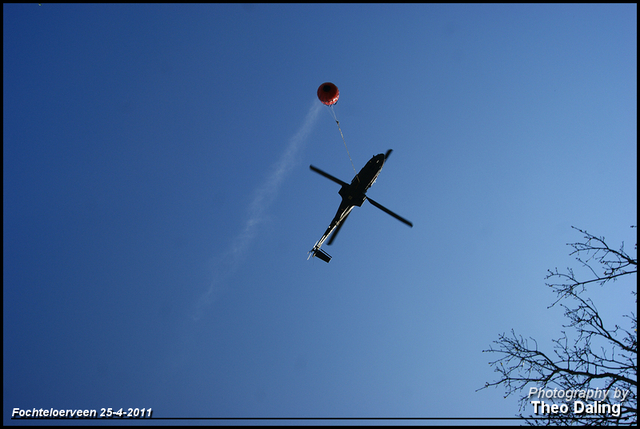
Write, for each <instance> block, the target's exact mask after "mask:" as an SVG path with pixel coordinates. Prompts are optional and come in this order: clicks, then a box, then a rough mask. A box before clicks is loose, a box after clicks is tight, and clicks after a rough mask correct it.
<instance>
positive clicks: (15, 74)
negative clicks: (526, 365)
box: [3, 3, 637, 424]
mask: <svg viewBox="0 0 640 429" xmlns="http://www.w3.org/2000/svg"><path fill="white" fill-rule="evenodd" d="M326 81H331V82H334V83H335V84H336V85H337V86H338V87H339V88H340V94H341V97H340V101H339V102H338V104H337V106H336V108H335V112H336V114H337V116H338V119H339V120H340V124H341V127H342V131H343V132H344V136H345V139H346V142H347V144H348V146H349V151H350V153H351V156H352V158H353V161H354V164H355V165H356V168H358V169H359V168H361V167H362V165H364V163H365V162H366V161H367V160H368V159H369V158H370V157H371V156H372V155H374V154H378V153H383V152H385V151H386V150H387V149H390V148H392V149H394V152H393V155H392V156H391V157H390V158H389V161H388V162H387V164H386V165H385V167H384V168H383V170H382V172H381V174H380V176H379V178H378V181H377V183H376V184H375V185H374V186H373V187H372V188H371V189H370V190H369V193H368V195H369V196H371V197H372V198H374V199H375V200H377V201H378V202H380V203H381V204H384V205H385V206H387V207H389V208H390V209H391V210H394V211H396V212H397V213H399V214H400V215H402V216H404V217H406V218H408V219H410V220H411V221H412V222H413V223H414V227H413V228H408V227H407V226H405V225H403V224H401V223H400V222H398V221H397V220H395V219H393V218H391V217H390V216H388V215H386V214H385V213H383V212H381V211H379V210H377V209H376V208H374V207H372V206H370V205H367V204H365V205H363V207H360V208H356V209H354V211H353V212H352V213H351V215H350V217H349V219H348V221H347V222H346V224H345V226H344V228H343V229H342V230H341V232H340V235H339V237H338V238H337V239H336V241H335V243H334V244H333V245H332V246H325V248H326V250H327V251H328V253H330V254H331V255H332V256H333V260H332V261H331V263H329V264H326V263H324V262H322V261H320V260H318V259H312V260H309V261H308V260H307V259H306V258H307V251H308V250H309V249H311V247H312V246H313V244H314V243H315V242H316V240H318V239H319V238H320V236H321V235H322V233H323V232H324V230H325V229H326V227H327V226H328V224H329V222H330V220H331V218H332V217H333V216H334V214H335V211H336V209H337V208H338V204H339V202H340V197H339V195H338V194H337V191H338V189H339V187H338V185H336V184H335V183H333V182H330V181H328V180H326V179H325V178H323V177H321V176H319V175H317V174H314V173H312V172H311V171H309V164H313V165H315V166H317V167H319V168H321V169H323V170H325V171H327V172H329V173H331V174H333V175H335V176H337V177H339V178H341V179H342V180H345V181H350V180H351V178H352V177H353V174H354V172H353V169H352V167H351V163H350V162H349V158H348V156H347V153H346V150H345V147H344V144H343V142H342V139H341V138H340V134H339V132H338V129H337V127H336V124H335V122H334V121H333V119H332V117H331V114H330V112H329V110H328V109H327V108H325V107H324V106H322V105H320V103H319V101H318V100H317V98H316V90H317V88H318V86H319V85H320V84H321V83H322V82H326ZM636 82H637V6H636V5H469V4H465V5H429V4H427V5H404V4H402V5H391V4H376V5H339V4H330V5H315V4H312V5H268V4H259V5H238V4H229V5H226V4H223V5H218V4H214V5H61V4H46V3H45V4H42V5H41V6H39V5H38V4H37V3H33V4H5V5H3V283H4V284H3V286H4V287H3V299H4V301H3V377H4V378H3V398H4V399H3V407H4V408H3V423H5V424H6V423H11V421H10V420H8V419H9V416H10V411H11V409H13V408H15V407H21V408H23V409H26V408H33V407H36V408H51V407H53V408H63V409H69V408H94V409H99V408H107V407H113V408H115V409H118V408H125V409H126V408H129V407H139V408H143V407H146V408H149V407H151V408H152V409H153V410H154V411H153V412H154V416H157V417H222V416H232V417H250V416H255V417H269V416H276V417H283V416H284V417H297V416H307V417H309V416H314V417H343V416H344V417H512V416H514V415H515V414H516V413H517V412H518V409H517V405H516V398H512V397H509V398H507V399H504V398H503V393H504V392H503V391H502V390H501V389H488V390H483V391H480V392H476V389H478V388H479V387H482V386H483V385H484V383H485V382H486V381H492V380H494V378H495V375H494V373H493V371H492V368H491V367H490V366H489V365H488V361H489V360H490V358H491V356H487V355H486V354H483V353H482V350H483V349H486V348H488V347H489V345H490V344H491V342H492V341H494V340H496V339H497V337H498V334H500V333H502V332H506V331H509V330H510V329H512V328H513V329H515V330H516V331H517V332H519V333H522V334H524V335H527V336H528V335H530V336H533V337H535V338H537V339H539V340H540V344H541V346H544V345H547V344H548V340H550V339H551V338H555V337H557V336H559V332H560V330H561V326H560V325H561V323H562V321H563V318H562V314H561V313H562V312H561V310H560V309H558V308H553V309H550V310H549V309H547V306H548V305H549V304H550V303H551V302H552V301H553V299H554V296H553V295H552V294H551V292H550V291H549V290H548V289H547V288H546V287H545V286H544V277H545V274H546V270H547V269H548V268H554V267H559V268H560V269H562V268H564V267H566V266H568V265H572V264H573V263H574V261H573V258H572V257H570V256H569V251H570V248H568V247H567V246H566V245H565V243H567V242H570V241H575V240H578V239H579V238H580V235H579V234H578V233H576V232H575V231H574V230H572V229H571V225H575V226H577V227H580V228H583V229H587V230H588V231H589V232H591V233H594V234H596V235H604V236H605V237H606V238H607V240H608V241H610V242H611V243H612V245H614V246H618V245H619V244H620V242H622V241H625V243H626V245H627V249H628V250H630V251H633V244H634V243H635V242H636V233H635V230H633V229H630V228H629V226H630V225H634V224H637V197H636V195H637V120H636V117H637V83H636ZM606 299H610V300H611V301H610V302H609V304H611V305H613V306H614V307H615V305H618V303H628V301H629V296H628V295H624V296H622V298H619V297H617V296H613V295H611V296H609V295H607V296H605V300H606ZM616 299H620V301H619V302H618V301H615V300H616Z"/></svg>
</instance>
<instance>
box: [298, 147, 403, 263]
mask: <svg viewBox="0 0 640 429" xmlns="http://www.w3.org/2000/svg"><path fill="white" fill-rule="evenodd" d="M391 152H392V149H389V150H388V151H387V152H386V153H384V154H382V153H380V154H378V155H374V156H373V157H372V158H371V159H370V160H369V161H368V162H367V163H366V164H365V166H364V167H362V170H360V172H359V173H358V174H356V176H355V177H354V178H353V180H352V181H351V183H350V184H349V183H346V182H343V181H342V180H340V179H338V178H336V177H334V176H332V175H330V174H329V173H325V172H324V171H322V170H320V169H319V168H317V167H314V166H313V165H310V166H309V168H310V169H311V171H315V172H316V173H318V174H320V175H321V176H324V177H326V178H327V179H329V180H332V181H334V182H336V183H337V184H338V185H341V186H342V187H341V188H340V190H339V191H338V194H340V196H341V197H342V202H341V203H340V207H338V212H337V213H336V215H335V217H334V218H333V220H332V221H331V224H330V225H329V227H328V228H327V230H326V231H325V232H324V234H323V235H322V237H321V238H320V240H318V241H317V242H316V244H315V245H314V246H313V249H311V250H310V251H309V254H310V255H309V257H308V258H307V259H309V258H310V257H311V256H314V257H316V258H319V259H321V260H323V261H325V262H327V263H328V262H329V261H330V260H331V256H330V255H329V254H328V253H326V252H325V251H324V250H322V249H321V248H320V247H321V246H322V244H323V243H324V242H325V240H326V239H327V237H329V235H331V233H332V232H333V235H332V236H331V238H330V239H329V241H328V242H327V245H331V243H333V240H335V238H336V236H337V235H338V232H340V228H342V225H344V222H345V220H347V217H348V216H349V214H350V213H351V210H353V208H354V207H355V206H358V207H360V206H362V203H364V201H365V200H368V201H369V202H370V203H371V204H373V205H374V207H377V208H379V209H380V210H382V211H383V212H385V213H387V214H390V215H391V216H393V217H395V218H396V219H398V220H399V221H400V222H403V223H405V224H407V225H409V226H410V227H413V224H412V223H411V222H409V221H408V220H407V219H405V218H403V217H401V216H399V215H397V214H396V213H394V212H392V211H391V210H389V209H388V208H386V207H384V206H382V205H381V204H379V203H377V202H375V201H374V200H372V199H371V198H369V197H367V196H366V193H367V190H368V189H369V188H370V187H371V185H373V184H374V183H375V182H376V179H377V178H378V175H379V174H380V170H382V166H383V165H384V163H385V162H386V160H387V158H389V155H390V154H391Z"/></svg>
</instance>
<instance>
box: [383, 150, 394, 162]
mask: <svg viewBox="0 0 640 429" xmlns="http://www.w3.org/2000/svg"><path fill="white" fill-rule="evenodd" d="M391 152H393V149H389V150H388V151H387V153H385V154H384V160H385V161H386V160H387V158H389V155H391Z"/></svg>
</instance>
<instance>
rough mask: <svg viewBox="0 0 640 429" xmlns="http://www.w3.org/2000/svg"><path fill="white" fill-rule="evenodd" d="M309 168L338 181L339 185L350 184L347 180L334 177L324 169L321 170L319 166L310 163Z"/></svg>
mask: <svg viewBox="0 0 640 429" xmlns="http://www.w3.org/2000/svg"><path fill="white" fill-rule="evenodd" d="M309 168H310V169H311V171H315V172H316V173H318V174H319V175H321V176H324V177H326V178H327V179H329V180H333V181H334V182H336V183H337V184H338V185H342V186H349V185H348V184H346V183H345V182H343V181H342V180H340V179H338V178H337V177H333V176H332V175H331V174H329V173H325V172H324V171H322V170H320V169H319V168H317V167H314V166H313V165H310V166H309Z"/></svg>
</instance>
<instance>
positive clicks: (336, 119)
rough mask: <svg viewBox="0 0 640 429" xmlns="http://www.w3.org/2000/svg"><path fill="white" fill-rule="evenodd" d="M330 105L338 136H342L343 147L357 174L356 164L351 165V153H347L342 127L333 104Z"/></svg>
mask: <svg viewBox="0 0 640 429" xmlns="http://www.w3.org/2000/svg"><path fill="white" fill-rule="evenodd" d="M330 107H331V113H332V114H333V119H334V120H335V121H336V124H337V125H338V131H340V137H342V141H343V143H344V148H345V149H346V150H347V155H349V161H351V166H352V167H353V171H354V172H355V173H356V175H357V174H358V171H357V170H356V166H355V165H353V160H352V159H351V154H350V153H349V148H348V147H347V142H346V140H345V139H344V135H343V134H342V128H340V121H338V118H337V117H336V112H335V111H334V110H333V104H332V105H331V106H330Z"/></svg>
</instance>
